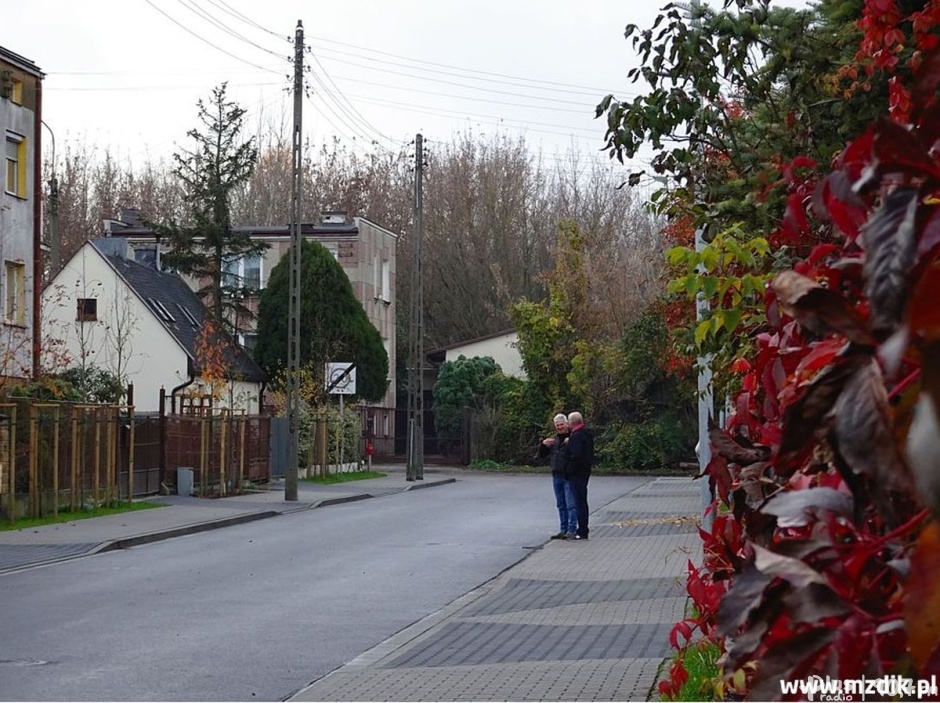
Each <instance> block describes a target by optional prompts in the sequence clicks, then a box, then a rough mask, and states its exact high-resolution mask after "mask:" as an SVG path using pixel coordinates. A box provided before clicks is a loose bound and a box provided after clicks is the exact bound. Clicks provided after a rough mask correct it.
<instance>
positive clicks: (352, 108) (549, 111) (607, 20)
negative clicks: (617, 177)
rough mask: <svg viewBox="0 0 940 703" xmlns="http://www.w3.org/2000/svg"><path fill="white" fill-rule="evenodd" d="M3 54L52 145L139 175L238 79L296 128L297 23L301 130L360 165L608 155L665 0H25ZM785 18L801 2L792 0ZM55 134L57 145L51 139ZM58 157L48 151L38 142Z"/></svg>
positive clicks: (255, 103)
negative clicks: (475, 154) (303, 77)
mask: <svg viewBox="0 0 940 703" xmlns="http://www.w3.org/2000/svg"><path fill="white" fill-rule="evenodd" d="M5 4H6V7H5V8H4V11H3V21H2V23H0V46H4V47H5V48H7V49H9V50H11V51H14V52H16V53H18V54H20V55H22V56H25V57H27V58H29V59H31V60H32V61H33V62H35V63H36V64H37V65H38V66H39V67H40V68H41V69H42V70H43V71H44V72H45V73H46V79H45V82H44V87H43V90H44V93H43V95H44V98H43V101H44V102H43V119H44V122H45V123H46V124H47V125H48V126H49V128H50V129H51V130H52V132H53V133H54V135H55V139H56V142H57V144H58V145H59V146H60V148H61V145H63V144H64V143H65V142H66V141H67V140H72V141H75V140H78V141H85V142H86V143H91V144H95V145H97V146H98V147H99V148H103V147H104V146H106V145H107V146H109V147H110V148H111V149H112V151H113V152H115V153H116V154H117V155H118V156H119V157H120V158H121V159H122V160H127V159H129V160H130V161H131V162H132V163H133V162H137V161H143V160H144V159H145V158H146V157H147V156H148V155H149V156H151V157H153V158H156V159H158V158H160V157H161V156H168V155H169V154H171V153H172V152H173V151H174V150H175V149H176V146H175V145H177V144H185V143H186V137H185V134H186V131H187V130H188V129H190V128H192V127H195V126H196V125H197V117H196V114H197V113H196V101H197V100H198V99H199V98H207V97H208V96H209V94H210V91H211V89H212V88H213V87H214V86H216V85H218V84H220V83H221V82H223V81H228V83H229V90H230V94H231V95H232V96H233V97H234V98H235V99H236V100H237V101H238V102H239V103H240V104H242V105H243V106H244V107H246V108H248V110H249V113H250V119H251V125H252V127H254V126H255V125H257V124H258V123H259V120H261V121H262V122H263V123H265V124H267V123H268V122H269V121H270V122H273V123H281V122H283V123H284V124H286V125H287V128H288V131H289V127H290V124H291V120H292V115H293V112H292V104H291V101H290V96H289V94H288V92H287V91H286V90H285V89H286V88H288V87H289V79H288V74H289V73H290V72H291V71H292V67H291V64H290V61H289V57H290V56H291V55H292V52H293V47H292V45H291V43H290V42H289V41H288V37H291V38H292V37H293V34H294V29H295V27H296V25H297V21H298V20H302V22H303V25H304V30H305V34H306V37H305V38H306V44H307V46H308V47H309V48H310V52H309V53H308V54H307V56H306V62H307V65H308V66H309V67H310V70H311V73H309V74H308V83H309V87H310V90H311V92H310V97H309V98H308V99H305V100H304V103H303V126H304V133H305V134H306V135H307V136H308V137H309V138H310V139H312V140H313V141H314V142H315V143H321V142H322V141H324V140H326V139H331V138H332V137H333V136H334V135H335V136H336V137H338V138H339V139H340V140H341V142H342V143H343V144H344V145H346V146H347V147H349V148H352V149H355V150H356V151H363V150H366V149H368V148H370V147H369V146H368V145H369V144H370V142H372V141H376V142H377V143H378V145H379V146H380V147H382V148H389V149H396V150H397V149H398V148H400V147H401V145H402V144H407V143H408V142H410V141H411V140H412V139H413V138H414V135H415V133H416V132H422V133H423V134H424V135H425V137H426V138H427V139H428V140H429V146H430V147H431V148H433V144H434V142H435V141H449V140H450V139H451V137H452V135H453V134H454V133H456V132H463V131H467V130H472V131H473V132H474V133H485V134H487V135H491V134H493V133H495V132H497V131H499V132H501V133H503V134H507V135H519V134H523V135H525V137H526V139H527V141H528V142H529V143H530V145H531V146H532V147H533V148H539V147H541V148H542V150H543V152H544V153H545V154H547V155H549V156H552V155H556V154H562V153H564V152H565V151H566V150H568V149H569V148H571V147H572V146H574V147H575V148H577V149H579V150H580V151H582V152H583V153H585V154H591V153H596V151H597V149H599V148H600V147H601V146H602V144H603V132H604V130H603V125H602V123H601V121H600V120H595V119H594V107H595V106H596V104H597V103H598V102H599V100H600V99H601V98H602V97H603V96H604V95H605V94H606V93H608V92H613V93H614V94H616V95H617V96H619V97H627V96H630V95H632V94H634V93H635V91H636V88H635V87H634V86H632V85H631V84H630V83H629V82H628V81H627V79H626V73H627V71H628V70H629V68H630V67H631V66H633V65H635V63H636V60H635V57H634V54H633V51H632V48H631V46H630V44H629V43H628V42H627V41H626V40H625V39H624V37H623V28H624V26H625V25H626V24H628V23H631V22H632V23H635V24H637V25H639V26H640V27H641V28H644V27H647V26H649V25H650V24H651V22H652V21H653V19H654V17H655V16H656V14H657V10H658V8H659V7H660V6H661V5H663V4H665V0H663V2H657V1H656V0H650V1H646V0H464V1H463V2H455V1H451V0H436V1H433V2H432V1H430V0H340V1H338V2H326V1H325V0H95V1H94V2H76V1H75V0H29V1H28V2H21V3H5ZM786 4H790V5H792V4H803V3H802V2H799V0H786ZM47 134H48V132H47ZM45 148H46V149H48V148H49V142H47V143H46V147H45Z"/></svg>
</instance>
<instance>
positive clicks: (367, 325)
mask: <svg viewBox="0 0 940 703" xmlns="http://www.w3.org/2000/svg"><path fill="white" fill-rule="evenodd" d="M300 264H301V277H300V280H301V291H300V319H301V324H300V364H301V366H302V367H305V368H308V369H310V370H311V371H312V372H313V373H314V375H315V376H318V377H319V376H322V369H323V367H324V364H325V363H326V362H328V361H344V362H348V361H352V362H354V363H355V364H356V393H357V395H359V396H360V397H362V398H364V399H366V400H370V401H375V400H379V399H381V398H382V396H383V395H385V391H386V390H387V387H388V354H387V353H386V351H385V347H384V346H383V344H382V338H381V337H380V336H379V332H378V330H376V329H375V327H374V326H373V325H372V323H371V322H369V318H368V316H367V315H366V311H365V309H363V307H362V303H360V302H359V300H358V299H357V298H356V295H355V293H353V289H352V284H351V283H350V282H349V278H348V277H347V276H346V272H345V271H343V268H342V266H340V265H339V262H337V261H336V259H334V258H333V255H332V254H330V252H329V251H327V249H326V248H325V247H324V246H323V245H321V244H318V243H316V242H309V241H306V240H304V241H303V242H302V248H301V261H300ZM289 287H290V256H289V255H286V256H284V257H283V258H282V259H281V261H280V262H279V263H278V264H277V266H275V267H274V270H273V271H272V272H271V276H270V278H269V279H268V284H267V287H266V288H265V289H264V291H263V292H262V293H261V300H260V303H259V310H258V341H257V343H256V345H255V349H254V357H255V361H257V362H258V364H259V365H260V366H261V368H263V369H264V370H265V371H267V372H268V374H269V375H270V376H272V377H274V376H275V375H276V373H277V371H278V370H281V369H284V368H285V367H286V365H287V341H288V339H287V332H288V322H289V315H288V304H289V298H288V295H289Z"/></svg>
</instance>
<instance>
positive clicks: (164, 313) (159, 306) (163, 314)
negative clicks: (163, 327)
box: [147, 298, 176, 322]
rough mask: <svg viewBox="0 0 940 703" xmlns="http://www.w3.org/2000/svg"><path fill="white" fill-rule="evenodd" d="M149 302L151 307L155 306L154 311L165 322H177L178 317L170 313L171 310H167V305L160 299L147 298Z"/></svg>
mask: <svg viewBox="0 0 940 703" xmlns="http://www.w3.org/2000/svg"><path fill="white" fill-rule="evenodd" d="M147 302H148V303H150V307H151V308H153V311H154V312H155V313H157V315H158V316H159V317H160V318H161V319H162V320H163V321H164V322H176V318H175V317H173V316H172V315H171V314H170V311H169V310H167V309H166V306H165V305H164V304H163V303H161V302H160V301H159V300H154V299H153V298H147Z"/></svg>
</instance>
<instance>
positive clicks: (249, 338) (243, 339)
mask: <svg viewBox="0 0 940 703" xmlns="http://www.w3.org/2000/svg"><path fill="white" fill-rule="evenodd" d="M238 343H239V344H240V345H241V347H242V349H244V350H245V353H247V354H248V355H249V356H251V355H252V354H253V353H254V351H255V345H256V344H257V343H258V335H257V334H255V333H254V332H244V333H239V335H238Z"/></svg>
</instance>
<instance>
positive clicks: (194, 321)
mask: <svg viewBox="0 0 940 703" xmlns="http://www.w3.org/2000/svg"><path fill="white" fill-rule="evenodd" d="M176 307H178V308H179V309H180V312H181V313H183V317H185V318H186V319H187V320H189V324H190V325H192V327H193V329H194V330H198V329H199V326H200V325H199V320H197V319H196V317H195V316H194V315H193V314H192V313H191V312H190V311H189V308H184V307H183V306H182V305H180V304H179V303H177V304H176Z"/></svg>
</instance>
